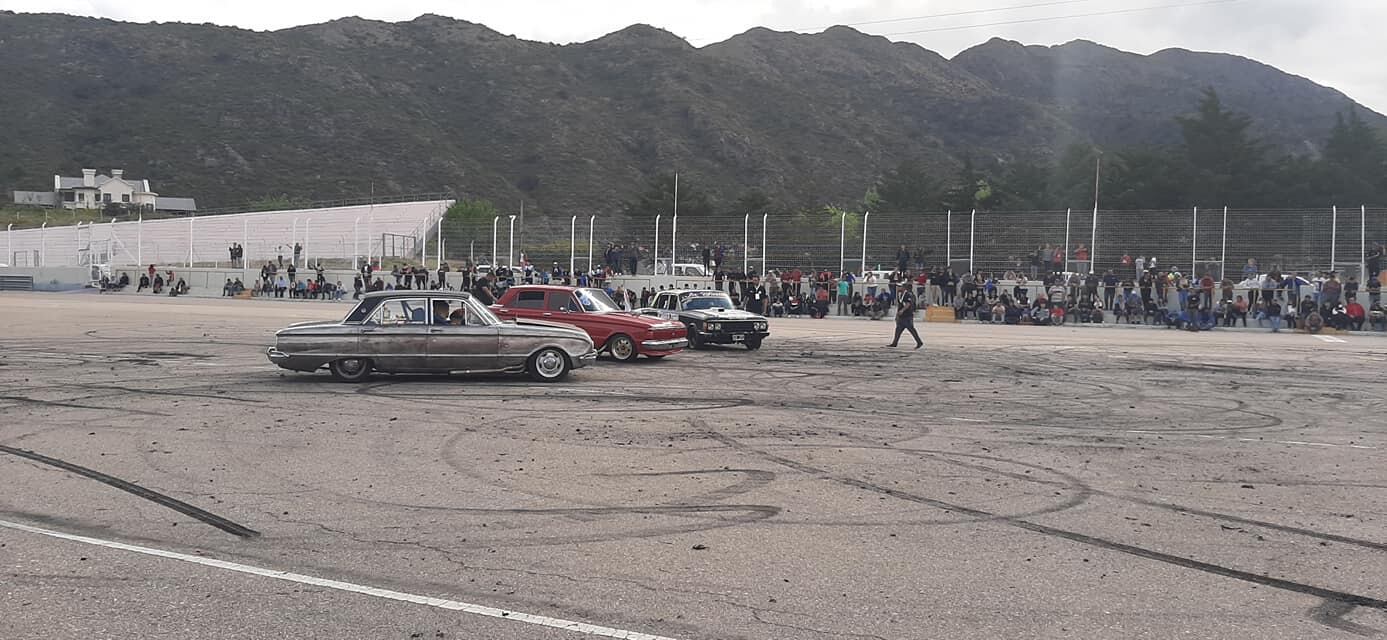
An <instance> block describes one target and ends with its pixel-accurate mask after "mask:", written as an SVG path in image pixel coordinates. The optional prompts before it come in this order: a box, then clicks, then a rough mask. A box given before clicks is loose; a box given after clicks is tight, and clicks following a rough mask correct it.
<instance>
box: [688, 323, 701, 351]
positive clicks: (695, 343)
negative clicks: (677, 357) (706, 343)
mask: <svg viewBox="0 0 1387 640" xmlns="http://www.w3.org/2000/svg"><path fill="white" fill-rule="evenodd" d="M686 326H687V327H688V329H689V348H690V349H692V350H694V351H698V350H699V349H702V348H703V340H702V339H701V338H699V337H698V330H697V329H694V326H693V325H691V324H690V325H686Z"/></svg>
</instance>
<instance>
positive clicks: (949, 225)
mask: <svg viewBox="0 0 1387 640" xmlns="http://www.w3.org/2000/svg"><path fill="white" fill-rule="evenodd" d="M944 266H945V267H949V268H952V267H953V266H954V210H953V209H949V210H948V212H947V213H945V214H944Z"/></svg>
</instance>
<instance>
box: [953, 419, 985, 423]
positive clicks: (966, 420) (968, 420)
mask: <svg viewBox="0 0 1387 640" xmlns="http://www.w3.org/2000/svg"><path fill="white" fill-rule="evenodd" d="M949 419H950V420H957V421H959V422H987V421H986V420H976V419H974V418H949Z"/></svg>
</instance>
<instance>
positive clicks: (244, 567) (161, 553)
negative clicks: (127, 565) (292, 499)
mask: <svg viewBox="0 0 1387 640" xmlns="http://www.w3.org/2000/svg"><path fill="white" fill-rule="evenodd" d="M0 527H5V528H8V529H14V530H16V531H25V532H28V533H37V534H39V535H44V536H48V537H50V538H58V539H61V540H69V541H72V542H81V543H84V544H90V545H95V546H98V547H106V548H108V549H119V550H121V551H133V552H135V553H142V554H145V555H149V556H156V557H160V558H169V559H171V560H182V561H183V562H191V563H193V564H200V565H203V566H205V567H212V568H215V569H225V570H227V571H235V572H238V573H248V574H251V575H255V576H261V577H265V578H274V579H276V580H287V581H289V582H297V583H299V584H308V585H313V586H315V587H325V588H328V589H336V590H338V591H347V592H350V593H359V594H362V595H367V596H373V597H376V598H385V599H386V600H398V601H400V602H409V603H413V604H422V605H425V606H430V607H437V608H439V609H448V610H451V611H462V612H464V613H471V614H476V615H479V616H487V617H490V618H501V619H503V620H514V621H516V622H523V623H526V624H533V625H537V626H541V627H553V628H555V629H563V630H565V631H573V632H575V633H584V634H587V635H592V636H602V637H606V638H623V639H624V640H674V638H667V637H664V636H655V635H650V634H648V633H638V632H635V631H624V630H622V629H613V628H611V627H602V626H598V625H593V624H587V623H585V622H574V621H572V620H563V619H560V618H550V617H548V616H538V615H534V614H529V613H521V612H519V611H507V610H504V609H496V608H493V607H487V606H483V605H479V604H470V603H466V602H458V601H456V600H444V599H442V598H430V597H428V596H419V595H414V594H411V593H401V592H399V591H390V590H388V589H377V588H375V587H367V586H362V585H359V584H352V583H350V582H341V581H338V580H328V579H326V578H316V577H313V576H306V575H303V574H299V573H289V572H287V571H276V570H274V569H262V568H260V567H253V566H251V565H248V564H239V563H236V562H227V561H225V560H216V559H213V558H204V557H201V556H190V555H188V554H185V553H178V552H176V551H165V550H163V549H154V548H151V547H141V546H137V545H133V544H125V543H123V542H112V541H110V540H101V539H99V538H89V537H87V536H79V535H73V534H71V533H63V532H61V531H51V530H48V529H40V528H38V527H31V526H29V525H27V524H19V523H18V522H8V521H5V520H0Z"/></svg>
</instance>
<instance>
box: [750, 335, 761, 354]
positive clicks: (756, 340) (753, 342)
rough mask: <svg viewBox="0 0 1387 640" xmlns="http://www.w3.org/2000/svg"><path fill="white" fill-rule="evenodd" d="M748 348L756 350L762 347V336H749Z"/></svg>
mask: <svg viewBox="0 0 1387 640" xmlns="http://www.w3.org/2000/svg"><path fill="white" fill-rule="evenodd" d="M746 348H747V350H748V351H755V350H757V349H760V348H761V336H747V339H746Z"/></svg>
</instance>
